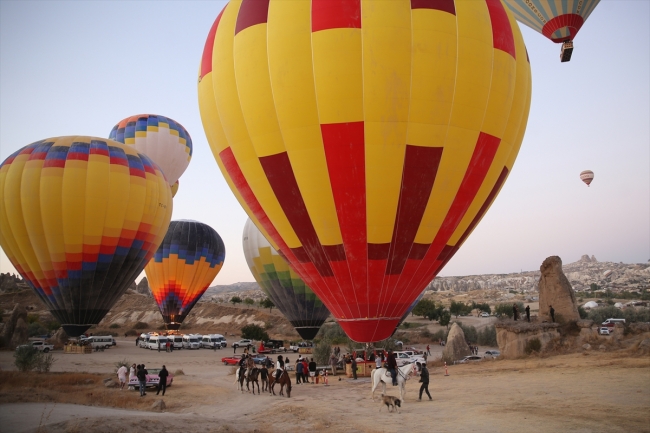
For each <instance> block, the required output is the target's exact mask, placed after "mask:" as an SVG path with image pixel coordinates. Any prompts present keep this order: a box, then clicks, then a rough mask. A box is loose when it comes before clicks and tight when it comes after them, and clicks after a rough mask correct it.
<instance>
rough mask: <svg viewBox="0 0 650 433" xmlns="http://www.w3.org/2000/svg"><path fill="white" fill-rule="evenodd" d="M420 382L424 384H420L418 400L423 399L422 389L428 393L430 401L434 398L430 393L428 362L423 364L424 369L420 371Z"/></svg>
mask: <svg viewBox="0 0 650 433" xmlns="http://www.w3.org/2000/svg"><path fill="white" fill-rule="evenodd" d="M420 383H421V384H422V386H420V397H419V398H418V401H422V391H425V392H426V393H427V395H428V396H429V401H431V400H433V399H432V398H431V394H429V370H428V369H427V365H426V364H424V365H423V366H422V371H421V372H420Z"/></svg>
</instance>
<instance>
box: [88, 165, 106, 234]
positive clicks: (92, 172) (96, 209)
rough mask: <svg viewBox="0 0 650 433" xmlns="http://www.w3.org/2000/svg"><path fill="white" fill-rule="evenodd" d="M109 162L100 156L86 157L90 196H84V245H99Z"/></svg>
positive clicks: (102, 227) (104, 209)
mask: <svg viewBox="0 0 650 433" xmlns="http://www.w3.org/2000/svg"><path fill="white" fill-rule="evenodd" d="M109 167H110V161H109V160H108V158H106V157H102V156H100V155H89V156H88V172H87V174H86V188H87V189H88V191H92V194H88V195H86V206H85V210H84V230H83V232H84V244H86V245H100V244H101V242H102V233H103V229H104V215H105V214H106V209H107V204H108V196H109V194H108V193H109V189H108V187H109V185H110V178H109V174H110V170H109Z"/></svg>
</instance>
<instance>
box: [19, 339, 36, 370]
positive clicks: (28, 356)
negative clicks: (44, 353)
mask: <svg viewBox="0 0 650 433" xmlns="http://www.w3.org/2000/svg"><path fill="white" fill-rule="evenodd" d="M40 360H41V352H39V351H38V349H36V348H35V347H32V346H30V345H25V346H18V348H16V351H15V352H14V364H15V365H16V368H17V369H18V371H32V370H33V369H35V368H36V367H38V364H39V362H40Z"/></svg>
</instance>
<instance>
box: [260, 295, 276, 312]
mask: <svg viewBox="0 0 650 433" xmlns="http://www.w3.org/2000/svg"><path fill="white" fill-rule="evenodd" d="M260 305H261V306H262V307H264V308H268V309H269V313H270V312H272V311H273V307H275V304H274V303H273V301H271V300H270V299H269V298H264V299H262V300H261V301H260Z"/></svg>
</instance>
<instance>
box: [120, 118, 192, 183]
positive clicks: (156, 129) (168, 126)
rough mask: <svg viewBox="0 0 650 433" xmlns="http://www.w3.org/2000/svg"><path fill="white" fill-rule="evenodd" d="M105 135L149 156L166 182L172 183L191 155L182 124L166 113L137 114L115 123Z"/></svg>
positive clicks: (189, 144)
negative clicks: (159, 114)
mask: <svg viewBox="0 0 650 433" xmlns="http://www.w3.org/2000/svg"><path fill="white" fill-rule="evenodd" d="M108 138H110V139H111V140H115V141H119V142H120V143H124V144H128V145H129V146H133V147H135V148H136V150H137V151H138V152H140V153H144V154H145V155H147V156H148V157H149V158H151V159H153V160H154V162H155V163H156V164H158V165H159V166H160V168H161V169H162V171H163V172H164V173H165V177H166V178H167V181H168V182H169V184H170V185H173V184H174V183H176V181H177V180H178V178H179V177H181V175H182V174H183V172H185V169H186V168H187V166H188V165H189V163H190V159H192V139H191V138H190V134H189V133H188V132H187V131H186V130H185V128H183V125H181V124H180V123H178V122H176V121H175V120H172V119H170V118H168V117H164V116H158V115H155V114H140V115H137V116H131V117H127V118H126V119H123V120H122V121H121V122H120V123H118V124H117V125H115V126H114V127H113V129H112V130H111V133H110V134H109V136H108Z"/></svg>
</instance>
